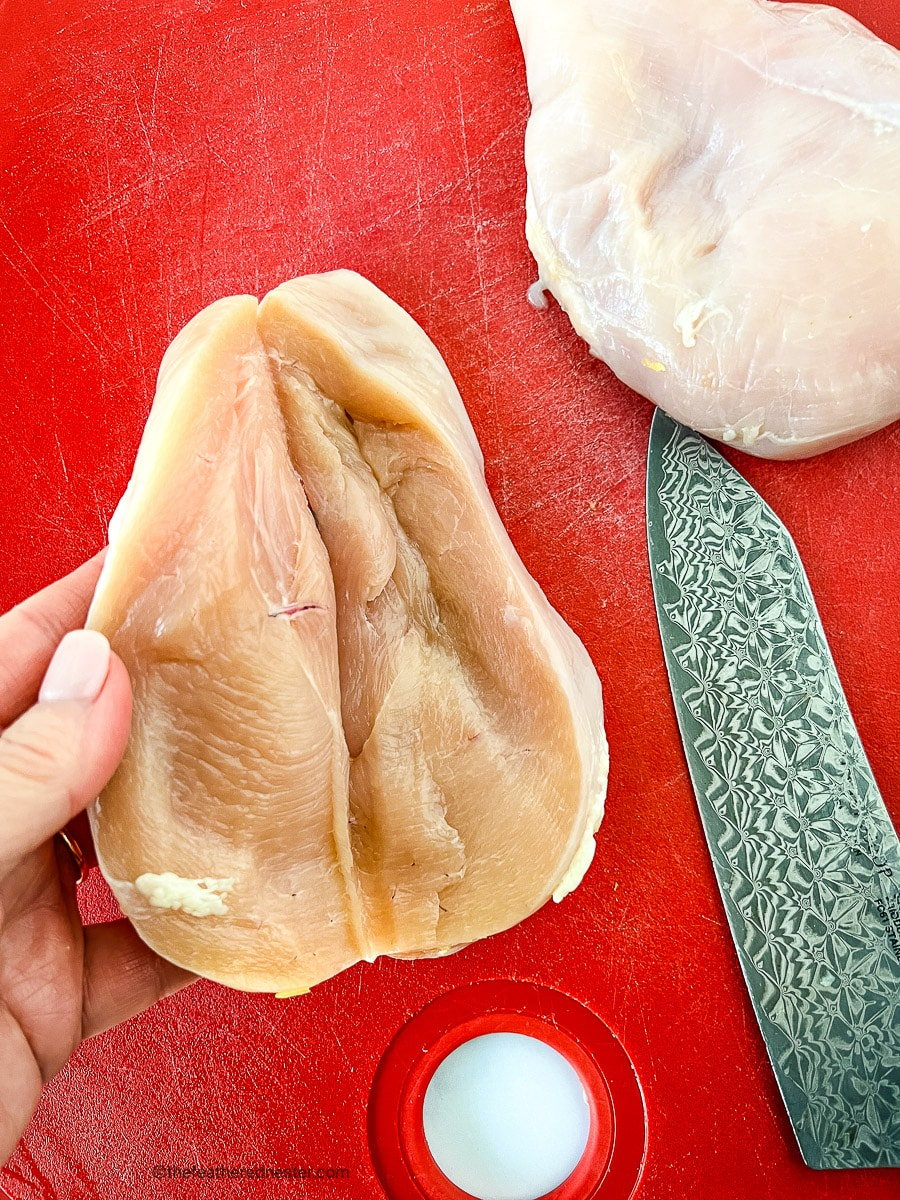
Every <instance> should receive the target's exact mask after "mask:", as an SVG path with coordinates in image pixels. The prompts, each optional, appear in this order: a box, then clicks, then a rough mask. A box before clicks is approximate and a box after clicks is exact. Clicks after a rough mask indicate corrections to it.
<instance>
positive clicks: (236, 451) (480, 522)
mask: <svg viewBox="0 0 900 1200" xmlns="http://www.w3.org/2000/svg"><path fill="white" fill-rule="evenodd" d="M110 534H111V537H110V541H111V547H110V552H109V557H108V559H107V562H106V565H105V567H104V571H103V575H102V577H101V580H100V583H99V585H98V589H97V594H96V596H95V599H94V604H93V607H92V609H91V613H90V617H89V624H90V625H91V626H92V627H94V628H99V629H102V630H103V631H104V632H106V633H107V634H108V635H109V636H110V638H111V640H112V643H113V646H114V648H115V649H116V650H117V652H118V653H119V654H120V655H121V656H122V658H123V659H124V661H125V663H126V666H127V667H128V669H129V671H130V673H131V676H132V680H133V682H134V688H135V723H134V730H133V735H132V739H131V743H130V745H129V749H128V753H127V755H126V758H125V761H124V762H123V764H122V766H121V768H120V769H119V771H118V772H117V774H116V776H115V777H114V779H113V781H112V782H111V784H110V785H109V787H108V788H107V789H106V791H105V792H104V794H103V796H102V797H101V798H100V801H99V802H98V804H97V806H96V808H95V810H94V812H93V816H92V823H93V828H94V835H95V840H96V843H97V850H98V857H99V860H100V864H101V867H102V868H103V871H104V874H105V875H106V877H107V879H108V880H109V882H110V884H111V886H112V888H113V890H114V892H115V893H116V896H117V897H118V899H119V902H120V904H121V905H122V908H123V910H124V911H125V913H126V914H127V915H128V916H129V917H131V919H132V920H133V921H134V923H135V924H136V926H137V928H138V930H139V932H140V933H141V935H142V937H144V938H145V940H146V941H148V942H149V943H150V944H151V945H152V946H153V947H154V948H155V949H157V950H158V951H160V953H162V954H164V955H165V956H166V957H167V958H170V959H172V960H173V961H175V962H178V963H180V964H182V965H184V966H187V967H189V968H190V969H192V970H194V971H197V972H198V973H199V974H202V975H206V976H208V977H210V978H213V979H217V980H219V981H221V982H223V983H227V984H230V985H232V986H235V987H241V988H246V989H249V990H268V991H286V992H293V991H300V990H305V989H306V988H308V987H311V986H313V985H314V984H316V983H318V982H320V981H321V980H323V979H325V978H327V977H328V976H330V975H332V974H334V973H335V972H336V971H339V970H341V969H342V968H344V967H346V966H348V965H350V964H351V963H353V962H355V961H357V960H358V959H360V958H367V959H372V958H374V957H375V956H377V955H379V954H393V955H402V956H418V955H430V954H440V953H445V952H447V951H448V950H451V949H454V948H456V947H458V946H460V945H463V944H465V943H467V942H471V941H473V940H474V939H476V938H479V937H484V936H486V935H488V934H491V933H494V932H497V931H499V930H501V929H504V928H507V927H508V926H510V925H513V924H515V923H516V922H517V921H520V920H522V919H523V918H524V917H526V916H527V915H528V914H529V913H531V912H533V911H534V910H535V909H536V908H537V907H539V906H540V905H541V904H542V903H543V902H544V901H545V900H547V899H548V897H549V896H550V895H551V893H553V894H555V895H556V897H557V898H560V897H561V896H562V895H564V894H565V893H566V892H567V891H568V890H570V889H571V888H572V887H574V886H575V885H576V884H577V883H578V882H579V880H580V878H581V876H582V875H583V873H584V871H585V869H586V868H587V865H588V863H589V861H590V857H591V854H592V852H593V846H594V842H593V833H594V832H595V830H596V828H597V826H598V824H599V821H600V818H601V816H602V810H603V799H604V793H605V782H606V768H607V756H606V744H605V740H604V736H603V726H602V705H601V697H600V686H599V682H598V680H597V676H596V673H595V671H594V669H593V667H592V665H591V663H590V660H589V658H588V656H587V654H586V652H585V650H584V648H583V647H582V645H581V643H580V642H579V641H578V639H577V638H576V637H575V635H574V634H573V633H572V632H571V630H570V629H569V628H568V627H567V626H566V625H565V624H564V622H563V621H562V620H561V618H560V617H559V616H558V615H557V614H556V613H555V612H554V610H553V609H552V608H551V607H550V605H549V604H548V603H547V600H546V599H545V597H544V595H543V593H542V592H541V591H540V589H539V588H538V586H537V585H536V584H535V582H534V581H533V580H532V579H531V577H530V576H529V575H528V574H527V572H526V571H525V569H524V567H523V566H522V564H521V562H520V561H519V558H518V556H517V555H516V553H515V550H514V549H513V547H512V545H511V543H510V541H509V539H508V537H507V535H506V532H505V530H504V528H503V525H502V524H501V522H500V519H499V517H498V516H497V513H496V510H495V509H494V506H493V504H492V502H491V499H490V495H489V493H488V491H487V488H486V486H485V482H484V474H483V465H482V459H481V454H480V451H479V448H478V444H477V442H476V440H475V435H474V433H473V431H472V427H471V425H470V423H469V420H468V418H467V416H466V413H465V409H464V408H463V406H462V401H461V400H460V397H459V393H458V392H457V390H456V388H455V386H454V384H453V380H452V379H451V377H450V375H449V373H448V371H447V368H446V366H445V365H444V363H443V360H442V359H441V357H440V355H439V354H438V352H437V350H436V349H435V347H434V346H433V345H432V343H431V342H430V341H429V340H428V338H427V337H426V336H425V334H424V333H423V332H422V330H421V329H420V328H419V327H418V326H417V325H416V324H415V322H414V321H413V320H412V319H411V318H410V317H409V316H408V315H407V314H406V313H404V312H403V310H402V309H400V308H399V307H398V306H397V305H396V304H394V303H393V302H392V301H391V300H389V299H388V298H387V297H386V296H384V295H383V294H382V293H381V292H379V291H378V289H377V288H375V287H374V286H373V285H372V284H370V283H368V282H367V281H366V280H364V279H362V278H361V277H359V276H357V275H354V274H352V273H350V272H346V271H341V272H335V273H333V274H330V275H320V276H309V277H305V278H302V279H297V280H294V281H292V282H291V283H288V284H285V285H283V286H282V287H280V288H277V289H276V290H275V291H274V292H272V293H270V294H269V295H268V296H267V297H266V298H265V300H264V301H263V303H262V304H261V305H259V306H258V305H257V302H256V301H255V300H254V299H253V298H252V297H245V296H242V297H234V298H231V299H228V300H221V301H218V302H217V303H216V304H213V305H211V306H210V307H209V308H208V309H206V310H205V311H204V312H202V313H201V314H200V315H199V316H198V317H196V318H194V320H193V321H192V322H191V323H190V324H189V325H188V326H187V327H186V328H185V330H184V331H183V332H182V333H181V334H180V335H179V336H178V338H176V340H175V342H174V343H173V344H172V346H171V348H170V349H169V351H168V353H167V354H166V357H165V359H164V360H163V364H162V368H161V370H160V378H159V386H158V391H157V397H156V401H155V403H154V407H153V411H152V413H151V416H150V420H149V421H148V424H147V429H146V432H145V435H144V439H143V441H142V444H141V448H140V451H139V453H138V460H137V464H136V467H135V472H134V476H133V478H132V481H131V483H130V484H129V487H128V491H127V492H126V494H125V497H124V498H123V500H122V502H121V504H120V506H119V509H118V511H117V513H116V515H115V518H114V521H113V524H112V526H111V531H110Z"/></svg>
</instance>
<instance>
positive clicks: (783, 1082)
mask: <svg viewBox="0 0 900 1200" xmlns="http://www.w3.org/2000/svg"><path fill="white" fill-rule="evenodd" d="M647 530H648V539H649V546H650V564H651V572H652V576H653V589H654V595H655V598H656V609H657V616H658V618H659V627H660V633H661V637H662V643H663V649H664V651H665V658H666V666H667V668H668V672H669V680H670V683H671V687H672V696H673V698H674V701H675V710H676V713H677V716H678V724H679V728H680V730H681V737H682V740H683V742H684V749H685V755H686V757H687V762H688V767H689V769H690V774H691V779H692V781H693V784H694V790H695V792H696V795H697V803H698V805H699V808H700V816H701V819H702V822H703V828H704V830H705V833H706V838H707V841H708V843H709V849H710V853H711V855H712V861H713V866H714V868H715V873H716V878H717V880H718V883H719V888H720V890H721V893H722V899H723V901H724V904H725V910H726V913H727V915H728V922H729V925H730V926H731V932H732V936H733V937H734V942H735V945H736V947H737V953H738V958H739V959H740V963H741V967H742V969H743V972H744V976H745V979H746V982H747V987H748V988H749V991H750V996H751V998H752V1001H753V1006H754V1008H755V1010H756V1015H757V1018H758V1020H759V1024H760V1028H761V1030H762V1034H763V1037H764V1039H765V1043H766V1048H767V1050H768V1052H769V1057H770V1058H771V1060H772V1065H773V1067H774V1069H775V1075H776V1077H777V1079H778V1085H779V1088H780V1089H781V1094H782V1097H783V1098H784V1103H785V1106H786V1107H787V1111H788V1114H789V1116H790V1119H791V1124H792V1125H793V1127H794V1132H795V1133H796V1136H797V1141H798V1142H799V1144H800V1151H801V1153H802V1155H803V1158H804V1160H805V1161H806V1163H807V1164H808V1165H809V1166H810V1167H818V1168H825V1167H891V1166H893V1167H896V1166H900V840H898V838H897V834H896V832H895V831H894V828H893V826H892V824H891V819H890V816H889V815H888V812H887V810H886V808H885V806H884V802H883V801H882V799H881V796H880V795H879V793H878V788H877V785H876V783H875V780H874V778H873V776H872V772H871V769H870V767H869V764H868V762H867V761H866V756H865V752H864V750H863V747H862V744H861V742H860V740H859V734H858V733H857V731H856V727H855V726H854V723H853V718H852V716H851V715H850V710H849V708H848V706H847V701H846V698H845V697H844V693H843V689H842V688H841V683H840V680H839V679H838V675H837V671H836V669H835V665H834V661H833V659H832V657H831V652H830V650H829V648H828V644H827V642H826V640H825V634H824V631H823V629H822V624H821V621H820V619H819V615H818V613H817V612H816V606H815V602H814V601H813V596H812V592H811V591H810V587H809V583H808V581H807V578H806V574H805V572H804V570H803V565H802V563H801V562H800V558H799V556H798V554H797V550H796V547H795V546H794V543H793V541H792V540H791V538H790V535H789V534H788V532H787V530H786V529H785V528H784V526H783V525H782V524H781V522H780V521H779V520H778V518H777V517H776V516H775V514H774V513H773V512H772V510H771V509H770V508H769V507H768V506H767V505H766V504H765V503H764V502H763V500H762V499H761V497H760V496H759V495H758V494H757V493H756V492H755V491H754V490H753V488H752V487H750V485H749V484H748V483H747V482H746V480H745V479H744V478H743V477H742V476H741V475H739V474H738V472H737V471H736V470H734V468H733V467H731V466H730V465H729V463H728V462H726V460H725V459H724V458H723V457H722V455H721V454H719V453H718V451H716V450H715V449H713V447H712V446H711V445H710V444H709V442H707V441H706V440H705V439H704V438H702V437H700V436H699V435H698V434H696V433H693V432H692V431H690V430H688V429H685V428H684V427H683V426H681V425H678V424H677V423H676V422H675V421H673V420H671V419H670V418H669V417H667V416H665V415H664V414H663V413H662V412H657V413H656V415H655V416H654V419H653V428H652V431H651V434H650V452H649V461H648V466H647Z"/></svg>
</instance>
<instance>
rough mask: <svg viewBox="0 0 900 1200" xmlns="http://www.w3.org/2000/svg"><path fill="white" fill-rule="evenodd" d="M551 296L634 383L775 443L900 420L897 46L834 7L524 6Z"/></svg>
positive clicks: (538, 198) (731, 438) (820, 446)
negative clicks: (884, 40)
mask: <svg viewBox="0 0 900 1200" xmlns="http://www.w3.org/2000/svg"><path fill="white" fill-rule="evenodd" d="M512 9H513V13H514V15H515V19H516V23H517V26H518V29H519V34H520V37H521V41H522V45H523V48H524V52H525V62H526V67H527V75H528V88H529V92H530V95H531V100H532V112H531V117H530V120H529V123H528V129H527V133H526V143H525V158H526V164H527V168H528V190H527V198H526V236H527V238H528V243H529V245H530V247H531V250H532V252H533V254H534V257H535V258H536V260H537V263H538V268H539V272H540V280H541V283H542V285H543V287H544V288H546V289H548V290H549V291H551V292H552V293H553V295H554V296H555V297H556V298H557V300H558V301H559V303H560V304H561V305H562V307H563V308H564V309H565V311H566V312H567V313H568V315H569V317H570V319H571V321H572V324H573V325H574V327H575V329H576V330H577V331H578V333H579V334H580V335H581V336H582V337H583V338H585V340H586V341H587V342H588V343H589V345H590V347H591V350H592V351H593V353H594V354H596V355H597V356H598V357H600V358H602V359H603V360H604V361H605V362H606V363H608V364H609V365H610V366H611V367H612V369H613V370H614V371H615V373H616V374H617V375H618V376H619V377H620V378H621V379H622V380H624V381H625V383H627V384H629V385H630V386H631V387H632V388H634V389H635V390H636V391H638V392H640V393H642V394H643V395H645V396H648V397H649V398H650V399H651V400H654V401H655V402H656V403H657V404H659V405H660V406H661V407H663V408H664V409H666V411H667V412H669V413H671V415H672V416H674V417H675V418H677V419H678V420H680V421H683V422H685V423H686V424H688V425H691V426H693V427H694V428H696V429H699V430H700V431H701V432H703V433H705V434H708V435H709V436H711V437H714V438H718V439H720V440H722V441H725V442H731V443H733V444H735V445H737V446H740V447H741V448H742V449H744V450H748V451H750V452H751V453H753V454H758V455H762V456H766V457H771V458H796V457H801V456H804V455H809V454H814V453H817V452H819V451H822V450H828V449H830V448H832V447H834V446H837V445H840V444H842V443H844V442H849V441H852V440H853V439H854V438H858V437H861V436H863V435H864V434H866V433H870V432H872V431H873V430H875V429H878V428H880V427H882V426H884V425H887V424H889V423H890V422H891V421H894V420H896V418H897V417H898V415H900V319H898V317H900V272H898V270H897V262H898V256H900V54H898V52H897V51H896V50H894V49H893V48H891V47H889V46H887V45H885V44H884V43H883V42H880V41H879V40H878V39H877V38H875V37H874V35H872V34H871V33H869V31H868V30H866V29H865V28H863V26H861V25H860V24H859V23H858V22H857V21H855V20H853V19H852V18H851V17H849V16H848V15H847V14H845V13H843V12H840V11H838V10H837V9H833V8H827V7H824V6H820V5H807V4H794V3H788V4H775V3H769V2H768V0H715V2H714V3H713V2H711V0H553V2H552V3H550V2H548V0H512Z"/></svg>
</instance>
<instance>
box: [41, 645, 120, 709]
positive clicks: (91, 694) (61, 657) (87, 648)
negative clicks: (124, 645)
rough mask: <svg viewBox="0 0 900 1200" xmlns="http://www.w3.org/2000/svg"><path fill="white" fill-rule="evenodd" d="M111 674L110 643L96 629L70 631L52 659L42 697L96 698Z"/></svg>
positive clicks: (45, 677)
mask: <svg viewBox="0 0 900 1200" xmlns="http://www.w3.org/2000/svg"><path fill="white" fill-rule="evenodd" d="M108 673H109V642H108V641H107V640H106V638H105V637H104V636H103V634H102V633H97V632H96V630H93V629H76V630H74V632H72V633H67V634H66V636H65V637H64V638H63V640H62V641H61V642H60V643H59V645H58V646H57V647H56V653H55V654H54V655H53V658H52V659H51V660H50V666H49V667H48V668H47V674H46V675H45V676H44V682H43V683H42V684H41V694H40V699H41V700H42V701H43V700H88V701H90V700H96V698H97V696H99V695H100V689H101V688H102V687H103V684H104V683H105V682H106V676H107V675H108Z"/></svg>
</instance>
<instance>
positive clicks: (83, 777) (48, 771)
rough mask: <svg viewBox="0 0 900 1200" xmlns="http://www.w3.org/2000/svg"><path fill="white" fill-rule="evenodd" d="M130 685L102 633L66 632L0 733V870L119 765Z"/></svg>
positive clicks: (79, 805)
mask: <svg viewBox="0 0 900 1200" xmlns="http://www.w3.org/2000/svg"><path fill="white" fill-rule="evenodd" d="M130 723H131V685H130V683H129V680H128V674H127V672H126V670H125V668H124V666H123V665H122V663H121V661H120V660H119V659H118V658H117V657H116V656H115V655H114V654H113V653H112V652H111V650H110V648H109V642H108V641H107V640H106V638H105V637H104V636H103V634H102V633H96V632H94V631H93V630H87V629H79V630H75V631H74V632H73V633H67V634H66V636H65V637H64V638H63V640H62V641H61V642H60V644H59V646H58V647H57V649H56V653H55V654H54V655H53V658H52V660H51V662H50V666H49V667H48V668H47V673H46V675H45V676H44V682H43V684H42V685H41V690H40V695H39V697H38V703H37V704H36V705H35V706H34V707H33V708H30V709H29V710H28V711H27V712H26V713H24V715H23V716H21V717H19V719H18V720H17V721H14V722H13V724H12V725H10V726H9V727H8V728H7V729H6V730H5V731H4V732H3V734H2V736H0V875H3V874H5V873H6V872H7V871H8V870H9V868H10V867H11V866H12V865H13V864H14V863H15V862H16V861H17V860H18V859H20V858H21V857H22V856H23V855H25V854H27V853H28V852H29V851H31V850H34V849H36V847H38V846H40V845H41V844H42V843H43V842H45V841H46V840H47V839H48V838H50V837H52V836H53V834H54V833H56V831H57V830H59V829H62V827H63V826H64V825H65V824H66V822H67V821H69V820H70V819H71V818H72V817H73V816H74V815H75V814H76V813H77V812H80V811H81V809H83V808H84V807H85V805H87V804H90V802H91V801H92V800H93V799H94V798H95V797H96V796H97V794H98V793H99V792H100V791H101V790H102V788H103V787H104V786H105V784H106V783H107V782H108V780H109V778H110V776H111V775H112V773H113V771H114V770H115V769H116V767H117V766H118V764H119V760H120V759H121V757H122V755H123V753H124V752H125V744H126V742H127V740H128V730H129V726H130Z"/></svg>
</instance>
